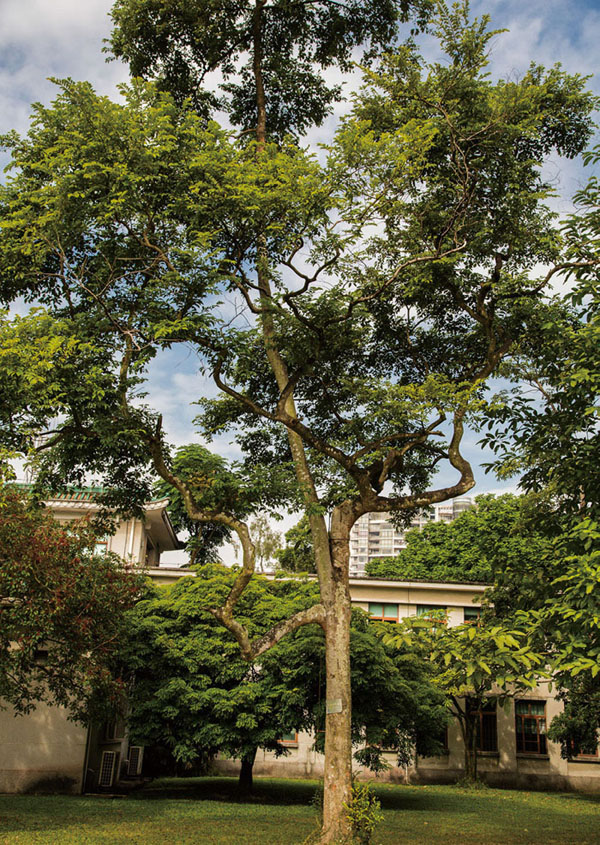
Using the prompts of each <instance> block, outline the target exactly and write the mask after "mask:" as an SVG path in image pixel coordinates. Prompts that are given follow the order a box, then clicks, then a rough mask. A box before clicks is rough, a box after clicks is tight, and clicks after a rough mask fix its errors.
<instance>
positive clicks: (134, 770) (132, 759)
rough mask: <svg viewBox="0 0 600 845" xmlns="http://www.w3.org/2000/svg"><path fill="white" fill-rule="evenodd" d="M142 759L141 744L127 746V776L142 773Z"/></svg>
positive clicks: (142, 750)
mask: <svg viewBox="0 0 600 845" xmlns="http://www.w3.org/2000/svg"><path fill="white" fill-rule="evenodd" d="M143 759H144V746H143V745H130V746H129V761H128V763H127V774H128V775H129V777H136V776H137V775H140V774H141V773H142V760H143Z"/></svg>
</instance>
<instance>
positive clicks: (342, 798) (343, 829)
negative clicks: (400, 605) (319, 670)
mask: <svg viewBox="0 0 600 845" xmlns="http://www.w3.org/2000/svg"><path fill="white" fill-rule="evenodd" d="M332 592H333V596H332V600H331V601H330V602H329V601H328V602H327V603H326V605H325V608H326V619H327V622H326V626H325V673H326V694H325V695H326V717H325V768H324V775H323V827H322V830H321V839H320V842H321V843H323V845H325V843H333V842H345V841H346V839H347V837H348V836H349V834H350V825H349V822H348V819H347V810H346V808H345V807H344V804H346V805H348V804H350V802H351V800H352V737H351V730H350V726H351V714H352V701H351V692H350V614H351V607H350V595H349V591H348V589H347V585H346V584H344V583H343V582H339V583H338V584H336V585H335V587H334V588H333V590H332Z"/></svg>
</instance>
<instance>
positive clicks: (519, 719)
mask: <svg viewBox="0 0 600 845" xmlns="http://www.w3.org/2000/svg"><path fill="white" fill-rule="evenodd" d="M515 723H516V729H517V751H518V752H521V753H522V754H547V745H546V702H545V701H529V700H528V699H522V700H521V701H515Z"/></svg>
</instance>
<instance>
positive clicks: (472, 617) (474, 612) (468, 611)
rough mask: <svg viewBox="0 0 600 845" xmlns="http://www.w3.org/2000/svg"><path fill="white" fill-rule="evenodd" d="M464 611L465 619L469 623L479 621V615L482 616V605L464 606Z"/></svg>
mask: <svg viewBox="0 0 600 845" xmlns="http://www.w3.org/2000/svg"><path fill="white" fill-rule="evenodd" d="M463 611H464V620H465V622H466V623H467V624H470V623H473V622H475V623H477V622H479V617H480V616H481V608H480V607H465V608H463Z"/></svg>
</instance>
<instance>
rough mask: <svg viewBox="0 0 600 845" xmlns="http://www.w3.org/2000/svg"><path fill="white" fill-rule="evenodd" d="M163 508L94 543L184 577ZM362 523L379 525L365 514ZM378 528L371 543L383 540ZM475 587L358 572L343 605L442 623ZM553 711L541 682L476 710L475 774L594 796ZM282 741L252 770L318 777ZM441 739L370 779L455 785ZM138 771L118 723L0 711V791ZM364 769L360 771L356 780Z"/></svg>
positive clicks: (451, 746)
mask: <svg viewBox="0 0 600 845" xmlns="http://www.w3.org/2000/svg"><path fill="white" fill-rule="evenodd" d="M47 504H48V506H49V507H51V508H52V509H53V511H54V513H55V515H56V517H57V519H59V520H60V521H68V520H72V519H76V518H78V517H81V516H83V515H85V514H90V513H93V511H94V510H95V509H97V505H96V504H95V503H94V498H93V494H92V493H89V492H87V493H81V494H75V495H71V496H62V497H58V498H56V499H53V500H52V501H50V502H48V503H47ZM166 506H167V501H166V500H161V501H158V502H150V503H149V504H148V505H147V506H146V518H145V520H143V521H142V520H136V519H133V520H129V521H126V522H122V523H121V524H119V525H118V527H117V530H116V532H115V534H114V535H113V536H112V537H106V538H103V539H101V540H100V541H99V543H100V545H102V546H104V547H105V548H107V549H109V550H110V551H114V552H116V553H117V554H118V555H120V556H121V557H122V558H124V559H125V560H126V561H127V562H128V563H129V564H130V565H131V566H135V567H140V568H144V569H145V570H146V571H147V572H148V574H149V575H150V576H151V577H152V578H153V580H155V582H157V583H161V584H170V583H174V582H175V581H177V580H178V579H179V578H182V577H194V573H193V572H189V571H186V570H181V569H173V568H168V567H163V566H160V555H161V553H162V552H163V551H170V550H173V549H176V548H178V542H177V538H176V537H175V534H174V532H173V529H172V526H171V524H170V522H169V519H168V516H167V511H166ZM469 506H470V505H469V504H465V506H464V507H469ZM456 515H457V511H456V510H455V509H454V507H453V508H452V509H450V508H449V507H448V508H445V509H443V510H442V509H438V512H437V513H436V519H438V520H444V521H450V520H451V519H454V518H455V516H456ZM367 524H368V525H373V526H374V525H377V524H382V523H378V521H377V520H373V522H372V523H371V522H368V523H367ZM375 530H376V529H373V533H375ZM381 530H382V529H381V528H380V529H379V531H380V534H379V539H380V545H383V544H382V543H381V539H382V537H381ZM373 539H375V538H373ZM386 539H387V538H386ZM394 542H395V540H392V546H393V543H394ZM380 554H381V548H380V549H379V550H378V556H380ZM485 589H486V585H485V584H453V583H438V582H424V581H387V580H382V579H375V578H365V577H352V578H351V580H350V591H351V596H352V601H353V604H354V605H355V606H356V607H360V608H362V609H363V610H365V611H366V612H367V613H369V615H370V616H371V617H372V618H373V619H379V620H384V621H390V622H394V621H399V620H401V619H403V618H406V617H410V616H417V615H420V614H426V613H430V612H432V611H434V610H442V611H444V613H445V615H446V617H447V620H448V624H449V625H458V624H461V623H463V622H465V621H467V622H468V621H472V620H474V619H476V618H477V616H478V613H479V610H478V608H479V605H480V603H481V598H482V595H483V593H484V591H485ZM561 709H562V704H561V703H560V702H559V701H557V700H556V699H555V698H554V696H553V694H552V693H551V692H550V691H549V690H548V686H547V684H540V685H539V686H538V687H537V689H535V690H534V691H528V692H527V693H523V694H519V695H518V696H517V697H516V698H515V699H509V700H508V702H507V704H506V706H505V707H490V708H486V709H484V711H482V712H480V713H479V720H480V724H479V727H480V730H479V737H480V750H479V761H478V768H479V772H480V775H481V776H482V777H483V778H484V779H485V780H487V781H488V782H489V783H490V784H492V785H498V786H510V787H523V788H528V789H530V788H542V789H543V788H548V789H575V790H583V791H590V792H592V791H593V792H600V757H599V756H598V753H596V754H594V755H588V756H579V757H576V758H574V759H571V760H564V759H562V758H561V755H560V748H559V746H558V745H556V744H554V743H552V742H550V741H548V739H547V736H546V730H547V727H548V725H549V724H550V722H551V721H552V719H553V718H554V717H555V716H556V715H557V714H558V713H559V712H560V711H561ZM282 743H283V744H284V745H285V746H286V747H287V751H288V754H287V756H285V757H280V758H276V757H275V755H274V754H273V753H271V752H265V751H259V752H258V754H257V757H256V762H255V773H256V774H257V775H261V774H262V775H271V776H277V777H286V776H289V777H320V776H321V775H322V773H323V762H324V761H323V757H322V755H321V754H319V753H317V752H316V751H315V750H314V748H313V738H312V736H310V735H308V734H303V733H296V732H295V731H293V730H292V731H291V732H290V734H289V735H287V736H286V737H282ZM446 744H447V748H446V752H445V753H444V754H443V755H441V756H440V757H435V758H416V759H415V760H414V761H413V763H412V765H411V766H409V767H407V768H404V767H401V768H399V767H398V766H397V765H396V760H395V758H394V755H393V754H389V755H387V758H388V763H389V765H390V770H389V771H388V772H387V774H384V775H383V776H381V775H380V777H383V778H385V779H388V780H391V781H396V782H417V783H439V782H452V781H455V780H457V779H459V778H460V777H461V776H462V775H463V774H464V749H463V743H462V737H461V732H460V728H459V725H458V723H454V724H451V725H450V726H449V728H448V731H447V743H446ZM216 767H217V768H218V769H219V770H220V771H221V772H222V773H223V774H237V773H238V770H239V762H238V761H234V760H218V761H216ZM141 773H143V748H141V747H137V746H131V745H130V744H129V741H128V737H127V731H126V727H125V725H124V724H123V723H122V722H115V723H113V724H110V725H103V726H93V727H91V728H89V729H87V728H84V727H82V726H80V725H77V724H75V723H74V722H71V721H69V720H68V718H67V713H66V712H65V711H64V710H61V709H60V708H57V707H48V706H46V705H39V706H38V707H37V708H36V709H35V710H34V711H33V712H32V713H30V714H28V715H27V716H16V715H14V713H13V712H12V711H11V710H10V709H7V710H0V792H24V791H60V792H74V793H77V792H82V791H91V792H95V791H98V790H109V791H110V790H111V789H112V788H114V787H115V786H116V784H117V782H118V780H119V778H120V777H122V776H127V775H129V776H134V777H135V776H137V775H139V774H141ZM365 774H366V775H368V773H362V775H361V776H365Z"/></svg>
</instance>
